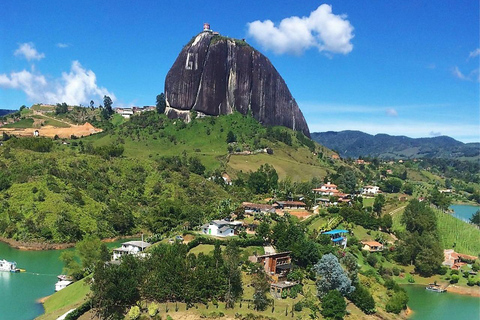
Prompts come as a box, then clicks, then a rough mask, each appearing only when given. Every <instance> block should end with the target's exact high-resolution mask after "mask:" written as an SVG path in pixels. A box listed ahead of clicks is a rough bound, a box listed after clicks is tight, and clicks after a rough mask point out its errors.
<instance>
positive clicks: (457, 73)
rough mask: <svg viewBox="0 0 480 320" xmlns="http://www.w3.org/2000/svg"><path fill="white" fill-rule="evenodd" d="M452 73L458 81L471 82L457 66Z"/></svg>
mask: <svg viewBox="0 0 480 320" xmlns="http://www.w3.org/2000/svg"><path fill="white" fill-rule="evenodd" d="M452 73H453V75H454V76H455V77H457V78H458V79H460V80H469V79H468V77H467V76H465V75H464V74H463V73H462V72H461V71H460V69H458V67H457V66H455V68H453V70H452Z"/></svg>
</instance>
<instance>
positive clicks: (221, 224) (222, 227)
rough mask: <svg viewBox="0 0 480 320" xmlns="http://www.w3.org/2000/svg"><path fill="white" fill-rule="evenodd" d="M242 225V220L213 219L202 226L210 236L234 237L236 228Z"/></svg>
mask: <svg viewBox="0 0 480 320" xmlns="http://www.w3.org/2000/svg"><path fill="white" fill-rule="evenodd" d="M241 225H242V222H240V221H227V220H212V221H210V223H207V224H204V225H203V226H202V232H203V233H204V234H208V235H210V236H217V237H232V236H234V235H235V228H237V227H238V226H241Z"/></svg>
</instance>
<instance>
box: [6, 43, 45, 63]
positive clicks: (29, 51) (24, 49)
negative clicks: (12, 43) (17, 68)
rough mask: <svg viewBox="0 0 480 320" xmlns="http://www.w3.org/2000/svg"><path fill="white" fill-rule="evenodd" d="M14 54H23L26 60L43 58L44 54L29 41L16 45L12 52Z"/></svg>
mask: <svg viewBox="0 0 480 320" xmlns="http://www.w3.org/2000/svg"><path fill="white" fill-rule="evenodd" d="M13 54H14V55H15V56H23V57H24V58H25V59H27V60H28V61H30V60H40V59H43V58H45V54H43V53H39V52H38V51H37V49H35V45H34V44H33V43H31V42H28V43H21V44H20V45H19V46H18V49H17V50H15V52H14V53H13Z"/></svg>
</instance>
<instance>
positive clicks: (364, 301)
mask: <svg viewBox="0 0 480 320" xmlns="http://www.w3.org/2000/svg"><path fill="white" fill-rule="evenodd" d="M348 298H349V299H350V300H351V301H352V302H353V303H354V304H355V305H356V306H357V307H358V308H359V309H360V310H362V311H363V312H364V313H366V314H372V313H375V301H374V300H373V297H372V295H371V293H370V291H368V289H367V288H365V287H364V286H362V285H357V286H356V288H355V291H353V292H352V293H351V294H350V295H349V296H348Z"/></svg>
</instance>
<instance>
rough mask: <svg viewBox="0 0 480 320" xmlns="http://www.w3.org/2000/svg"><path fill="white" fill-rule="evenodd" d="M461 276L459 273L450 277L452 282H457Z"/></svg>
mask: <svg viewBox="0 0 480 320" xmlns="http://www.w3.org/2000/svg"><path fill="white" fill-rule="evenodd" d="M459 279H460V277H459V276H458V275H457V274H454V275H452V278H451V279H450V283H452V284H453V283H457V282H458V280H459Z"/></svg>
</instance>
